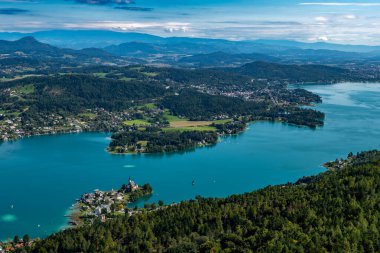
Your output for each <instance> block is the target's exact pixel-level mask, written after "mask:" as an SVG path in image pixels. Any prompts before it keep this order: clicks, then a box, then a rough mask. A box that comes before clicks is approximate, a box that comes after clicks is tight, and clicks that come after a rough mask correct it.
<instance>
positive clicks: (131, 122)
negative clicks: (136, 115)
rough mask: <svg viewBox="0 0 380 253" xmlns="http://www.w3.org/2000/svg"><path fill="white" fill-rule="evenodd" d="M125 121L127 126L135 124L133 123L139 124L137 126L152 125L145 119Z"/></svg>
mask: <svg viewBox="0 0 380 253" xmlns="http://www.w3.org/2000/svg"><path fill="white" fill-rule="evenodd" d="M123 123H124V125H126V126H133V125H137V126H149V125H150V123H149V122H148V121H146V120H143V119H135V120H126V121H124V122H123Z"/></svg>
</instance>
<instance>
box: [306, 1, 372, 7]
mask: <svg viewBox="0 0 380 253" xmlns="http://www.w3.org/2000/svg"><path fill="white" fill-rule="evenodd" d="M300 5H314V6H359V7H372V6H380V3H336V2H330V3H322V2H321V3H300Z"/></svg>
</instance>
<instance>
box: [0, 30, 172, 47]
mask: <svg viewBox="0 0 380 253" xmlns="http://www.w3.org/2000/svg"><path fill="white" fill-rule="evenodd" d="M25 36H33V37H34V38H36V39H37V40H39V41H42V42H44V43H48V44H51V45H54V46H57V47H64V48H73V49H80V48H89V47H96V48H103V47H106V46H110V45H118V44H121V43H126V42H133V41H139V42H145V43H161V42H163V41H164V39H163V38H161V37H158V36H154V35H149V34H142V33H130V32H128V33H123V32H113V31H105V30H51V31H40V32H34V33H0V39H4V40H16V39H20V38H23V37H25Z"/></svg>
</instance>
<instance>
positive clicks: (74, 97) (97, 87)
mask: <svg viewBox="0 0 380 253" xmlns="http://www.w3.org/2000/svg"><path fill="white" fill-rule="evenodd" d="M28 85H33V88H32V90H31V91H30V92H29V93H24V94H22V95H23V98H22V99H19V100H17V97H14V96H13V97H12V96H11V97H10V98H9V97H8V100H13V101H14V104H16V105H20V106H30V108H29V111H32V110H35V111H38V112H41V111H45V112H52V111H66V112H79V111H81V110H83V109H88V108H96V107H100V108H104V109H107V110H111V111H112V110H122V109H126V108H127V106H128V105H131V101H132V100H141V99H149V98H155V97H159V96H162V95H163V94H164V92H165V90H164V89H163V88H162V87H161V86H157V85H153V84H149V83H147V82H144V83H143V82H139V81H130V82H125V81H120V80H113V79H105V78H96V77H94V76H91V75H62V76H60V75H58V76H48V77H28V78H25V79H21V80H16V81H12V82H7V83H4V84H3V85H2V88H12V87H25V86H28ZM5 98H6V96H3V99H4V101H3V100H0V102H2V103H7V102H9V101H6V100H5Z"/></svg>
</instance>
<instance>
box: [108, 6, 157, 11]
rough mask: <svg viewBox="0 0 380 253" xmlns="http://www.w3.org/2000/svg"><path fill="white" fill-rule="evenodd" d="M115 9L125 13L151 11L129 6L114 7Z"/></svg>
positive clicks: (150, 9)
mask: <svg viewBox="0 0 380 253" xmlns="http://www.w3.org/2000/svg"><path fill="white" fill-rule="evenodd" d="M115 9H118V10H125V11H153V8H146V7H135V6H134V7H130V6H116V7H115Z"/></svg>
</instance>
